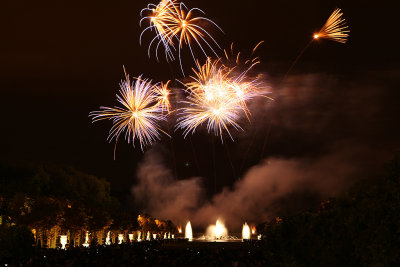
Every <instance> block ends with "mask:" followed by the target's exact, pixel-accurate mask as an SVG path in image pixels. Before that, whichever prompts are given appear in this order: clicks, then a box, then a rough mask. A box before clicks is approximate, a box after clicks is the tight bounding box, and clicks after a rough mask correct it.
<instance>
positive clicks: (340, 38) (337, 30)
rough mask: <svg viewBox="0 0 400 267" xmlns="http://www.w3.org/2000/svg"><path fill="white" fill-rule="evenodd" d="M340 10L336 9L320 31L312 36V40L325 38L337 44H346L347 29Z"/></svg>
mask: <svg viewBox="0 0 400 267" xmlns="http://www.w3.org/2000/svg"><path fill="white" fill-rule="evenodd" d="M342 16H343V13H342V12H341V10H340V8H336V9H335V10H334V11H333V13H332V15H331V16H330V17H329V18H328V20H327V21H326V23H325V25H324V26H322V28H321V30H320V31H319V32H317V33H315V34H314V39H319V38H325V39H330V40H332V41H335V42H339V43H346V42H347V38H348V37H349V32H350V30H349V27H348V26H347V25H346V20H345V19H344V18H343V17H342Z"/></svg>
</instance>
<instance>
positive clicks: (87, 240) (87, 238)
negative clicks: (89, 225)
mask: <svg viewBox="0 0 400 267" xmlns="http://www.w3.org/2000/svg"><path fill="white" fill-rule="evenodd" d="M82 246H84V247H86V248H87V247H89V232H88V231H86V235H85V243H83V244H82Z"/></svg>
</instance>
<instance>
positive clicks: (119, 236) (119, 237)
mask: <svg viewBox="0 0 400 267" xmlns="http://www.w3.org/2000/svg"><path fill="white" fill-rule="evenodd" d="M123 241H124V235H123V234H118V244H122V242H123Z"/></svg>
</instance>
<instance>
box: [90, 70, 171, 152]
mask: <svg viewBox="0 0 400 267" xmlns="http://www.w3.org/2000/svg"><path fill="white" fill-rule="evenodd" d="M120 88H121V89H120V95H117V100H118V102H119V103H120V104H121V105H122V107H113V108H110V107H103V106H102V107H100V110H99V111H92V112H90V114H89V116H90V117H92V122H96V121H100V120H105V119H109V120H112V121H113V126H112V127H111V129H110V132H109V135H108V138H107V140H108V141H110V142H111V141H112V140H113V139H115V141H116V142H117V141H118V139H119V137H120V136H121V135H124V137H125V139H126V141H127V142H128V143H130V142H132V144H133V145H134V146H135V141H136V140H137V141H138V142H139V144H140V148H141V149H142V150H143V149H144V147H145V146H148V145H151V144H152V143H153V142H154V141H156V140H159V139H160V138H161V136H160V132H163V133H165V134H167V133H166V132H164V131H163V130H161V129H160V127H159V125H158V123H159V122H160V121H163V120H165V116H164V115H163V110H164V105H165V102H163V101H160V96H161V94H159V92H158V91H157V90H158V89H159V88H160V87H157V86H154V85H152V84H151V81H149V80H146V79H142V78H141V76H139V77H138V78H136V79H135V80H134V81H132V82H131V81H130V80H129V76H128V75H126V80H125V81H122V82H121V84H120ZM165 88H166V87H165ZM168 104H169V102H168ZM167 135H168V134H167Z"/></svg>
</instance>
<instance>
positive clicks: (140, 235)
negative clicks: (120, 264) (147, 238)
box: [137, 231, 142, 242]
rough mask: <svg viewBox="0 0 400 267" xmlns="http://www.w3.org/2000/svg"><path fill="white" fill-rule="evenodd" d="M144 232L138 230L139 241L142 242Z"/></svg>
mask: <svg viewBox="0 0 400 267" xmlns="http://www.w3.org/2000/svg"><path fill="white" fill-rule="evenodd" d="M141 237H142V232H140V231H138V237H137V241H138V242H140V241H142V238H141Z"/></svg>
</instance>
